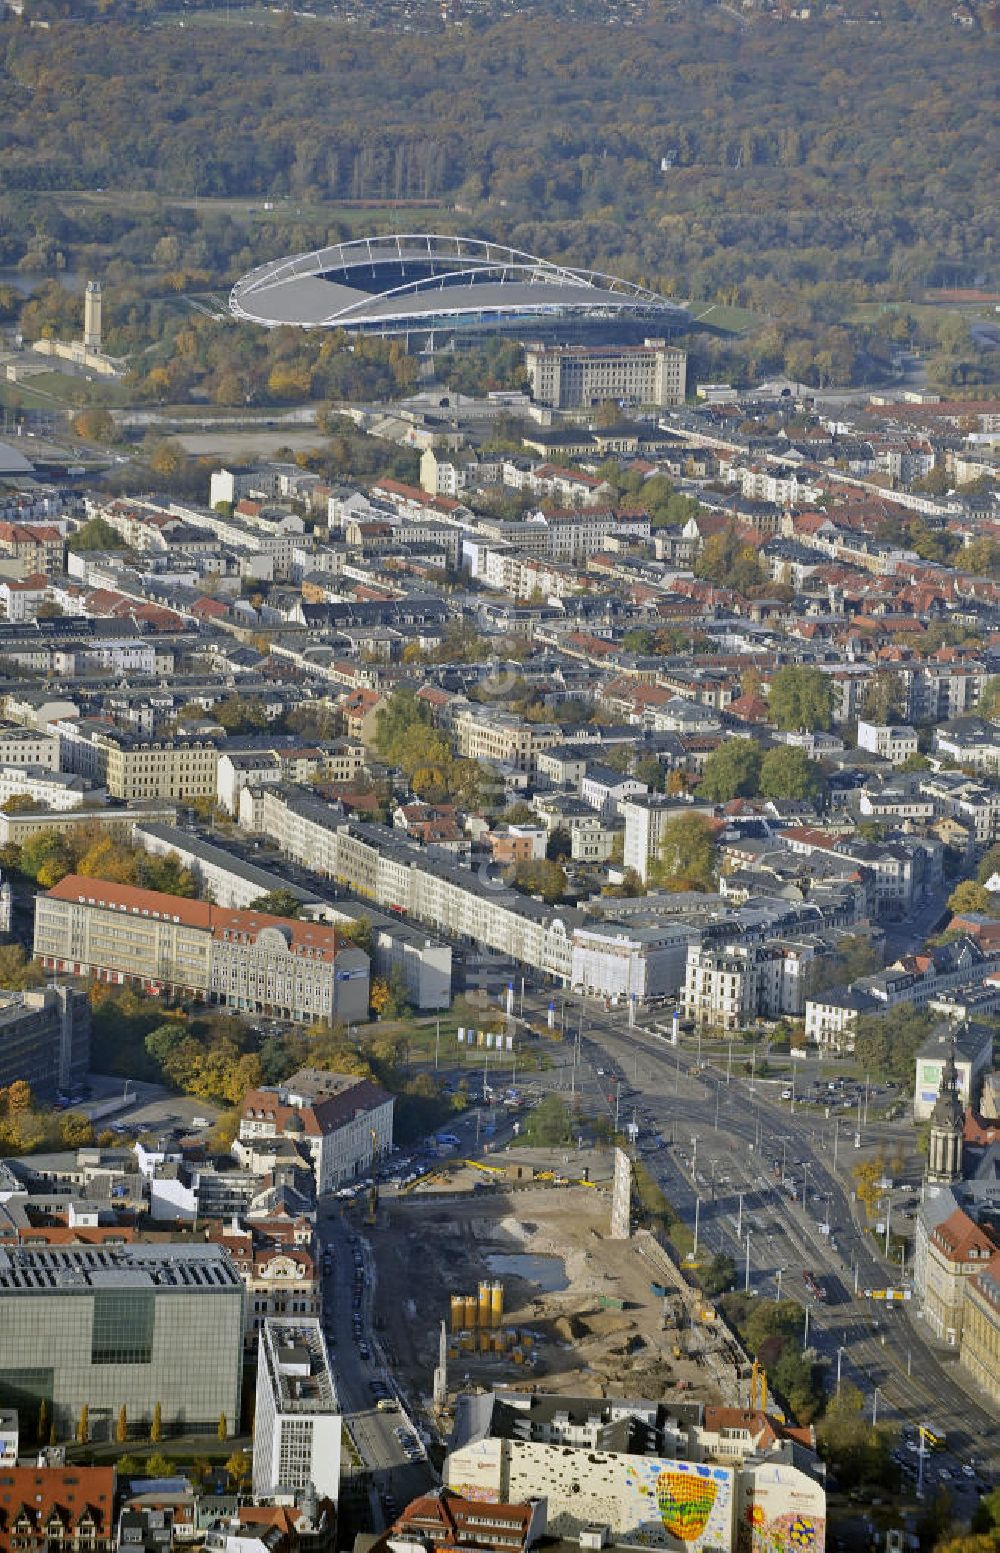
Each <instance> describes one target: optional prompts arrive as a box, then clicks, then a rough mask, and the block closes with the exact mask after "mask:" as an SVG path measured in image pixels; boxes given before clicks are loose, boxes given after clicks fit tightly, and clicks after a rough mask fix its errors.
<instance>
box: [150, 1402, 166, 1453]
mask: <svg viewBox="0 0 1000 1553" xmlns="http://www.w3.org/2000/svg"><path fill="white" fill-rule="evenodd" d="M149 1438H150V1440H151V1441H152V1443H153V1444H154V1445H159V1443H160V1441H161V1440H162V1439H163V1409H162V1407H161V1406H160V1404H159V1402H157V1403H155V1404H154V1406H153V1417H152V1420H151V1422H150V1425H149Z"/></svg>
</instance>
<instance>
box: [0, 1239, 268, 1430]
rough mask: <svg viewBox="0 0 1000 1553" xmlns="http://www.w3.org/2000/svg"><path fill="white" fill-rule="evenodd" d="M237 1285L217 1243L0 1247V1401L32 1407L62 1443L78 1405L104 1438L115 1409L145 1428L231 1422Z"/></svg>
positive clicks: (237, 1372) (235, 1411)
mask: <svg viewBox="0 0 1000 1553" xmlns="http://www.w3.org/2000/svg"><path fill="white" fill-rule="evenodd" d="M243 1297H244V1296H243V1285H242V1283H241V1282H240V1278H239V1275H238V1274H237V1272H236V1269H235V1268H234V1267H233V1265H232V1263H231V1262H230V1260H229V1258H228V1256H227V1255H226V1253H225V1252H224V1251H222V1250H221V1249H220V1248H219V1247H217V1246H211V1245H199V1244H197V1243H191V1244H188V1245H183V1246H181V1245H177V1244H169V1245H147V1244H131V1245H115V1246H107V1245H106V1246H102V1247H83V1246H76V1247H55V1246H47V1247H45V1249H44V1250H36V1249H34V1248H29V1247H25V1246H17V1247H9V1248H0V1405H2V1406H5V1407H16V1408H18V1409H19V1410H20V1409H23V1411H24V1414H25V1416H26V1417H29V1418H34V1417H36V1416H37V1414H38V1408H39V1404H40V1403H41V1402H42V1401H43V1400H44V1401H45V1403H46V1405H47V1407H48V1410H49V1416H50V1418H52V1420H53V1421H54V1423H55V1427H56V1432H57V1434H58V1435H59V1437H60V1438H61V1439H66V1438H68V1437H70V1436H72V1434H73V1433H74V1431H75V1429H76V1427H77V1424H78V1421H79V1418H80V1412H81V1409H82V1408H83V1407H84V1406H86V1407H87V1409H88V1414H89V1432H90V1438H91V1440H93V1441H95V1442H98V1441H109V1442H110V1441H111V1440H112V1439H113V1437H114V1429H115V1424H116V1422H117V1419H118V1413H119V1409H120V1408H122V1407H124V1408H125V1410H126V1414H127V1417H128V1420H129V1423H130V1425H131V1428H132V1429H133V1430H135V1431H136V1432H137V1433H138V1432H139V1431H141V1430H145V1431H146V1432H147V1433H148V1430H149V1426H150V1422H151V1420H152V1417H153V1411H154V1409H155V1407H156V1405H157V1403H159V1406H160V1413H161V1419H162V1423H163V1427H164V1430H165V1431H166V1432H167V1433H171V1432H180V1431H181V1430H184V1431H192V1432H195V1433H201V1434H208V1433H212V1434H214V1433H215V1431H216V1428H217V1427H218V1424H219V1420H220V1418H225V1420H226V1427H227V1428H228V1429H230V1430H235V1429H236V1428H237V1427H238V1421H239V1416H240V1386H241V1381H242V1369H243Z"/></svg>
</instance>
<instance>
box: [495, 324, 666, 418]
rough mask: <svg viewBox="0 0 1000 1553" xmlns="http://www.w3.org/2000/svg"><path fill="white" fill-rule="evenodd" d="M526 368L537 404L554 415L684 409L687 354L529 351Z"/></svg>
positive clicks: (657, 345)
mask: <svg viewBox="0 0 1000 1553" xmlns="http://www.w3.org/2000/svg"><path fill="white" fill-rule="evenodd" d="M524 364H525V367H526V369H527V373H528V382H529V384H530V387H531V395H532V398H533V399H534V400H535V403H536V404H544V405H548V406H549V407H550V408H551V409H553V410H593V409H596V408H597V406H598V405H601V404H607V403H609V402H610V403H612V404H617V405H621V407H622V408H623V409H640V408H642V407H647V408H649V409H666V408H667V406H668V405H676V404H683V403H684V392H685V386H686V376H687V352H686V351H683V350H680V349H679V347H678V346H676V345H668V344H667V343H666V341H665V340H647V341H646V343H645V344H644V345H530V346H529V347H528V349H527V350H526V351H525V355H524Z"/></svg>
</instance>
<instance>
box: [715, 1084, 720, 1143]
mask: <svg viewBox="0 0 1000 1553" xmlns="http://www.w3.org/2000/svg"><path fill="white" fill-rule="evenodd" d="M721 1094H722V1091H721V1090H720V1089H719V1086H718V1084H716V1086H715V1130H716V1132H718V1130H719V1100H720V1098H721Z"/></svg>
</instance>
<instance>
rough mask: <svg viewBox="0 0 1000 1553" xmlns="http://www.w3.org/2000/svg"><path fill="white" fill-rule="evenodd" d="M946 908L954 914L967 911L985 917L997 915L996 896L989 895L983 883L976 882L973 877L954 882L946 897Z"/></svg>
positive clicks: (958, 914)
mask: <svg viewBox="0 0 1000 1553" xmlns="http://www.w3.org/2000/svg"><path fill="white" fill-rule="evenodd" d="M948 910H949V911H950V912H952V913H953V914H954V915H955V916H964V915H965V913H966V912H969V911H973V912H977V913H981V914H982V915H983V916H986V917H995V916H997V915H998V913H997V905H996V896H994V895H991V894H990V892H989V890H987V889H986V887H985V885H982V884H977V883H976V881H975V879H963V880H962V881H961V883H960V884H956V886H955V888H954V889H953V890H952V892H951V894H950V895H949V897H948Z"/></svg>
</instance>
